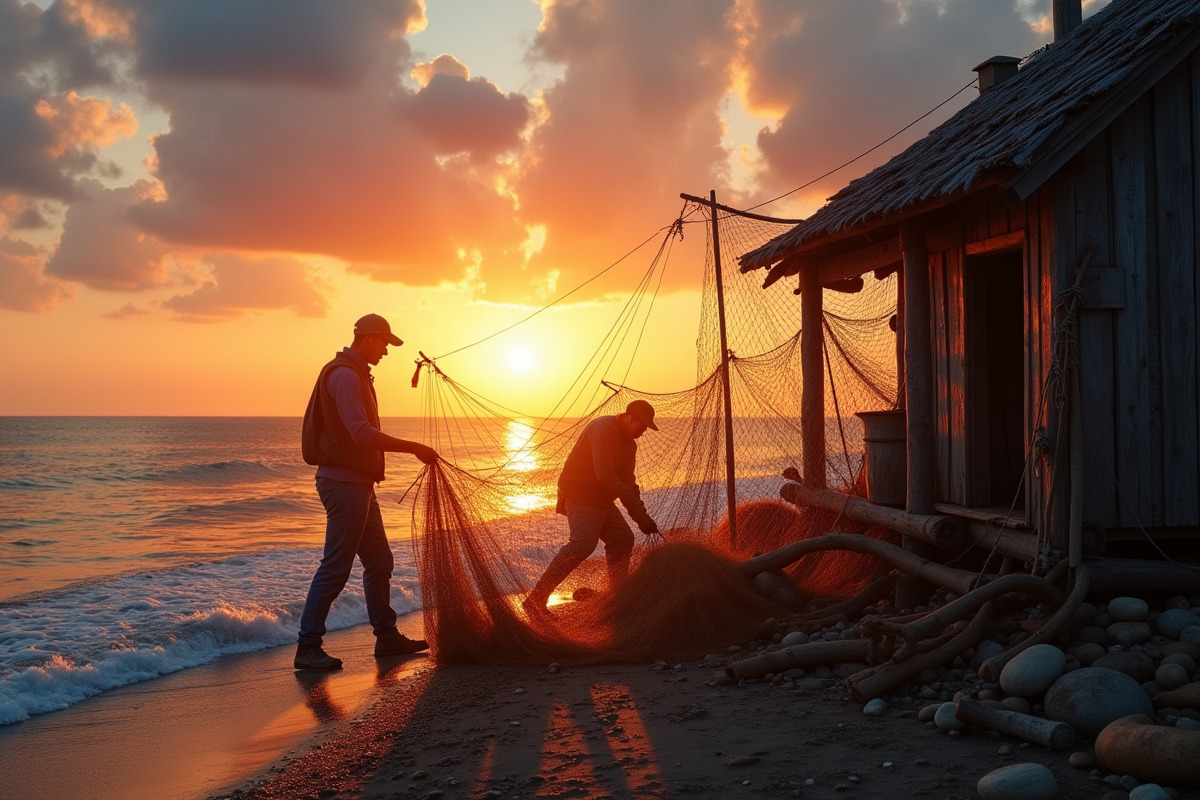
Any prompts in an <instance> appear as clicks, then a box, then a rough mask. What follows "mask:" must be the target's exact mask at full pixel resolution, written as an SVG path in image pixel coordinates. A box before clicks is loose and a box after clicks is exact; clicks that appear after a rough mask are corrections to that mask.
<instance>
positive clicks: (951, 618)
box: [863, 575, 1062, 642]
mask: <svg viewBox="0 0 1200 800" xmlns="http://www.w3.org/2000/svg"><path fill="white" fill-rule="evenodd" d="M1013 592H1023V593H1027V594H1033V595H1037V596H1038V597H1040V598H1041V599H1043V600H1045V601H1047V602H1051V603H1054V604H1055V605H1056V606H1059V605H1061V604H1062V594H1061V593H1060V592H1059V591H1058V590H1057V589H1055V588H1054V587H1053V586H1052V585H1050V583H1049V582H1047V581H1046V580H1045V579H1043V578H1039V577H1037V576H1035V575H1005V576H1003V577H1000V578H996V579H995V580H994V581H992V582H991V583H987V584H985V585H983V586H980V587H979V588H978V589H975V590H974V591H972V592H968V593H967V594H965V595H963V596H962V597H960V598H958V599H957V600H955V601H954V602H953V603H947V604H946V605H944V606H942V607H941V608H939V609H938V610H937V611H933V612H930V613H929V614H926V615H925V616H923V617H921V618H920V619H918V620H916V621H914V622H909V623H907V624H897V623H895V622H893V621H890V620H886V619H881V618H879V617H870V618H868V619H866V620H863V629H864V630H868V631H870V632H872V633H884V634H894V635H896V636H902V637H904V640H905V641H906V642H918V641H920V640H922V639H925V638H928V637H930V636H934V635H936V634H938V633H940V632H941V631H943V630H945V629H946V627H947V626H948V625H950V624H951V623H954V622H957V621H958V620H960V619H963V618H964V617H967V616H969V615H970V614H972V613H974V612H976V611H978V610H979V608H980V607H981V606H983V604H984V603H986V602H987V601H989V600H993V599H995V598H997V597H1000V596H1001V595H1005V594H1010V593H1013Z"/></svg>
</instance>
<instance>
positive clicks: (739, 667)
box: [725, 639, 876, 681]
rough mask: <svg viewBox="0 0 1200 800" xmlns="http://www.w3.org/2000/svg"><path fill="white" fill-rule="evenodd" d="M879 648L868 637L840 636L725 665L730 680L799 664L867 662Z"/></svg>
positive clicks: (778, 670)
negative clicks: (846, 637)
mask: <svg viewBox="0 0 1200 800" xmlns="http://www.w3.org/2000/svg"><path fill="white" fill-rule="evenodd" d="M875 648H876V645H875V643H874V642H872V641H870V640H869V639H840V640H838V641H833V642H809V643H808V644H800V645H796V646H795V647H785V648H783V649H782V650H776V651H774V652H771V653H763V654H762V655H757V656H754V657H753V658H744V659H742V660H741V661H735V662H733V663H732V664H728V665H726V667H725V674H726V675H728V676H729V677H730V679H731V680H734V681H738V680H741V679H743V678H761V677H762V676H763V675H766V674H767V673H769V672H782V671H783V670H785V669H794V668H796V667H804V668H807V667H818V666H821V665H823V664H825V665H828V664H844V663H846V662H855V661H864V662H865V661H868V660H869V659H870V658H871V655H872V651H873V650H874V649H875Z"/></svg>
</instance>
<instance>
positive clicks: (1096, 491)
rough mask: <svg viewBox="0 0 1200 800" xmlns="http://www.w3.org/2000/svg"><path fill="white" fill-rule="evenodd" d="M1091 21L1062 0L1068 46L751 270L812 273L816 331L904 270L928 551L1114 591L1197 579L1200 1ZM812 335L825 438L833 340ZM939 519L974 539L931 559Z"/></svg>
mask: <svg viewBox="0 0 1200 800" xmlns="http://www.w3.org/2000/svg"><path fill="white" fill-rule="evenodd" d="M1081 18H1082V12H1081V8H1080V4H1079V0H1055V19H1054V24H1055V41H1054V43H1053V44H1051V45H1049V46H1047V47H1046V48H1044V49H1042V50H1040V51H1038V52H1036V53H1034V54H1033V55H1031V56H1029V57H1027V58H1024V59H1018V58H1012V57H995V58H991V59H989V60H987V61H985V62H984V63H982V64H980V65H979V66H978V67H976V68H975V71H976V72H977V73H978V74H979V92H980V93H979V96H978V97H977V98H975V99H973V100H972V101H971V102H970V103H969V104H968V105H967V106H966V107H965V108H963V109H962V110H961V111H960V112H958V113H957V114H955V115H954V116H953V117H952V118H951V119H949V120H948V121H947V122H945V123H944V124H942V125H941V126H939V127H938V128H936V129H935V130H933V131H932V132H931V133H930V134H929V135H928V136H926V137H925V138H924V139H922V140H920V141H918V142H916V143H915V144H913V145H912V146H911V147H909V148H908V149H907V150H905V151H904V152H903V153H901V154H899V155H897V156H896V157H894V158H892V159H891V160H890V161H889V162H887V163H886V164H885V165H883V166H881V167H879V168H877V169H875V170H874V171H872V172H870V173H869V174H867V175H865V176H864V177H862V178H859V179H857V180H854V181H852V182H851V183H849V184H848V185H847V186H846V187H845V188H843V189H842V190H841V191H839V192H838V193H837V194H836V195H834V196H833V197H832V198H831V199H830V200H829V202H828V203H827V205H825V206H824V207H822V208H821V209H820V210H818V211H817V212H816V213H814V214H813V215H812V216H811V217H809V218H808V219H806V220H804V221H803V222H801V223H799V224H797V225H796V226H795V227H794V228H792V229H791V230H790V231H788V232H787V233H784V234H782V235H780V236H778V237H776V238H775V239H773V240H771V241H770V242H768V243H767V244H765V245H763V246H761V247H759V248H757V249H755V250H753V251H751V252H748V253H745V254H744V255H743V256H742V257H741V259H740V267H741V269H742V271H743V272H745V271H749V270H754V269H759V268H768V269H769V270H770V272H769V273H768V281H769V282H771V281H773V280H774V279H777V278H778V277H779V276H781V275H798V280H799V285H800V291H801V303H802V309H803V319H804V320H806V321H807V320H819V319H821V310H822V299H821V298H822V291H821V289H822V287H826V288H828V287H838V288H843V289H844V287H845V286H846V285H847V280H848V279H853V278H855V277H858V276H862V275H864V274H866V273H872V272H873V273H875V275H876V276H884V275H887V274H889V273H891V272H893V271H897V272H898V273H899V276H900V280H899V281H898V285H899V289H898V292H897V294H898V297H897V309H898V311H897V325H896V342H897V344H896V350H897V358H898V364H897V367H898V373H899V375H900V376H901V381H900V386H901V387H902V388H901V391H900V396H899V397H898V398H897V403H896V408H897V409H899V410H901V411H902V412H903V413H904V416H903V430H904V433H905V434H906V435H905V443H904V445H903V447H904V450H905V460H906V469H907V481H906V483H904V484H903V486H904V489H903V491H904V496H905V500H904V502H903V507H904V508H903V511H897V512H896V513H897V514H902V515H905V516H906V518H907V519H908V523H906V526H907V527H906V546H908V547H910V549H914V550H917V551H924V554H925V555H927V556H928V557H931V558H935V557H937V556H938V555H939V554H940V555H943V556H946V557H953V556H956V555H957V551H958V550H960V549H961V548H962V547H964V546H969V545H974V546H975V547H976V549H983V550H985V551H989V552H996V553H999V554H1001V555H1004V556H1006V557H1008V558H1011V559H1014V560H1017V561H1021V562H1025V563H1026V565H1029V564H1030V562H1034V561H1035V559H1037V558H1038V557H1039V556H1047V555H1052V554H1053V553H1054V552H1055V551H1057V552H1058V553H1064V554H1065V553H1068V552H1070V554H1071V555H1070V557H1071V558H1072V560H1073V561H1076V562H1077V561H1078V560H1079V559H1080V558H1082V557H1084V556H1087V557H1088V559H1089V563H1090V562H1091V561H1093V560H1095V561H1096V562H1097V563H1095V564H1090V565H1091V571H1092V581H1093V586H1094V588H1095V589H1097V590H1099V591H1104V590H1106V589H1107V590H1111V591H1118V590H1120V591H1134V590H1137V589H1145V590H1150V591H1154V590H1162V589H1164V588H1168V587H1169V588H1171V589H1173V590H1176V591H1178V590H1180V589H1182V588H1185V587H1191V588H1196V587H1200V570H1197V569H1195V568H1193V567H1191V566H1188V565H1184V564H1182V563H1180V561H1181V559H1186V558H1189V557H1191V556H1194V554H1195V549H1194V548H1195V544H1196V539H1197V537H1198V535H1200V477H1198V476H1200V385H1198V382H1197V359H1198V357H1200V355H1198V354H1200V346H1198V345H1200V282H1198V280H1197V270H1196V264H1197V257H1198V254H1200V230H1198V228H1200V50H1198V48H1200V0H1113V2H1112V3H1110V4H1109V5H1108V6H1107V7H1105V8H1104V9H1102V10H1100V11H1099V12H1097V13H1096V14H1095V15H1093V16H1092V17H1090V18H1089V19H1087V20H1086V21H1082V20H1081ZM850 285H851V286H852V285H853V284H852V283H851V284H850ZM801 338H802V342H801V349H802V358H803V359H804V367H803V369H804V382H803V388H802V392H803V397H802V425H804V426H805V428H806V431H805V441H806V442H811V441H818V440H823V432H824V424H823V422H824V418H825V413H826V412H825V387H824V382H823V367H822V361H821V354H822V347H823V333H822V330H821V326H820V325H815V324H814V325H809V324H805V325H804V327H803V331H802V337H801ZM868 436H869V433H868ZM813 437H816V438H813ZM870 457H871V452H870V449H869V448H868V451H867V458H868V460H869V459H870ZM823 458H824V448H823V447H808V448H806V453H805V454H804V459H803V464H804V466H803V469H802V476H803V477H802V482H801V483H797V484H790V485H789V487H785V497H787V499H790V500H793V501H794V502H801V503H802V504H805V505H808V504H813V503H812V502H809V501H810V500H811V499H812V498H813V497H815V496H817V495H822V496H825V495H828V494H829V493H828V492H826V491H823V490H824V486H823V482H824V475H825V469H824V465H823ZM788 492H790V496H789V495H788ZM943 518H953V519H955V520H957V521H958V524H957V526H956V527H957V529H958V530H960V531H962V532H963V534H965V541H963V542H960V543H959V544H957V545H956V546H955V547H954V548H950V549H947V548H945V547H943V548H941V549H937V550H930V547H931V546H930V545H929V544H927V543H924V542H922V541H921V539H922V538H924V539H925V540H926V541H930V540H931V537H929V536H924V537H922V536H920V535H919V534H920V532H921V530H923V529H925V528H928V527H929V526H928V525H926V524H925V523H926V522H928V520H931V519H943ZM913 520H917V521H918V522H920V524H917V525H913V524H911V523H912V521H913ZM914 533H915V535H911V536H910V535H909V534H914ZM941 543H943V544H944V540H943V541H942V542H941ZM1164 555H1165V556H1170V557H1169V558H1164V557H1163V556H1164ZM1097 556H1104V558H1102V559H1096V558H1094V557H1097ZM1135 557H1136V558H1135ZM1033 566H1034V567H1035V568H1036V567H1037V565H1036V563H1034V564H1033Z"/></svg>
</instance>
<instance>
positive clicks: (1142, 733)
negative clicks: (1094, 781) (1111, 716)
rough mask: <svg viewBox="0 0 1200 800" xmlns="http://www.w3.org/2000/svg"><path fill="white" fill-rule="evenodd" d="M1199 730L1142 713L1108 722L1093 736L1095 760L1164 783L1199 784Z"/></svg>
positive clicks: (1145, 779) (1121, 772)
mask: <svg viewBox="0 0 1200 800" xmlns="http://www.w3.org/2000/svg"><path fill="white" fill-rule="evenodd" d="M1198 753H1200V731H1185V730H1182V729H1180V728H1168V727H1166V726H1164V725H1155V724H1154V723H1153V721H1152V720H1151V719H1150V718H1149V717H1147V716H1146V715H1144V714H1131V715H1129V716H1128V717H1121V718H1120V719H1118V720H1116V721H1115V722H1110V723H1109V724H1108V725H1106V726H1105V727H1104V730H1102V731H1100V735H1099V736H1097V737H1096V760H1097V761H1099V762H1100V764H1101V765H1102V766H1103V767H1104V768H1105V769H1107V770H1108V771H1110V772H1115V773H1116V774H1118V775H1132V776H1133V777H1135V778H1137V779H1138V780H1140V781H1151V782H1153V783H1158V784H1161V785H1163V786H1176V787H1179V786H1200V758H1197V754H1198Z"/></svg>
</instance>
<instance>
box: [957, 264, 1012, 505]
mask: <svg viewBox="0 0 1200 800" xmlns="http://www.w3.org/2000/svg"><path fill="white" fill-rule="evenodd" d="M1022 267H1023V264H1022V256H1021V251H1020V250H1012V251H1007V252H1003V253H996V254H991V255H986V256H976V257H973V258H969V259H968V260H967V269H966V275H965V278H966V280H965V286H964V290H965V294H966V298H965V300H966V303H965V305H966V308H965V311H966V314H965V319H966V322H967V342H966V345H967V352H966V356H967V365H968V366H967V374H968V387H969V395H968V398H967V400H968V402H967V415H968V424H969V426H970V439H971V441H970V452H971V456H970V458H969V463H970V465H971V470H972V473H973V474H972V476H970V478H969V484H970V485H971V487H972V491H971V493H970V494H971V496H972V499H973V502H974V503H976V504H980V505H987V506H991V507H999V508H1003V509H1005V510H1007V509H1009V508H1010V507H1013V506H1014V504H1015V509H1014V513H1015V514H1016V515H1017V516H1024V512H1025V499H1024V490H1025V486H1024V481H1023V480H1022V474H1023V472H1024V467H1025V452H1026V444H1025V414H1024V408H1025V398H1026V387H1025V333H1024V331H1025V310H1024V309H1025V305H1024V299H1023V298H1024V285H1023V280H1022V274H1023V269H1022Z"/></svg>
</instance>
